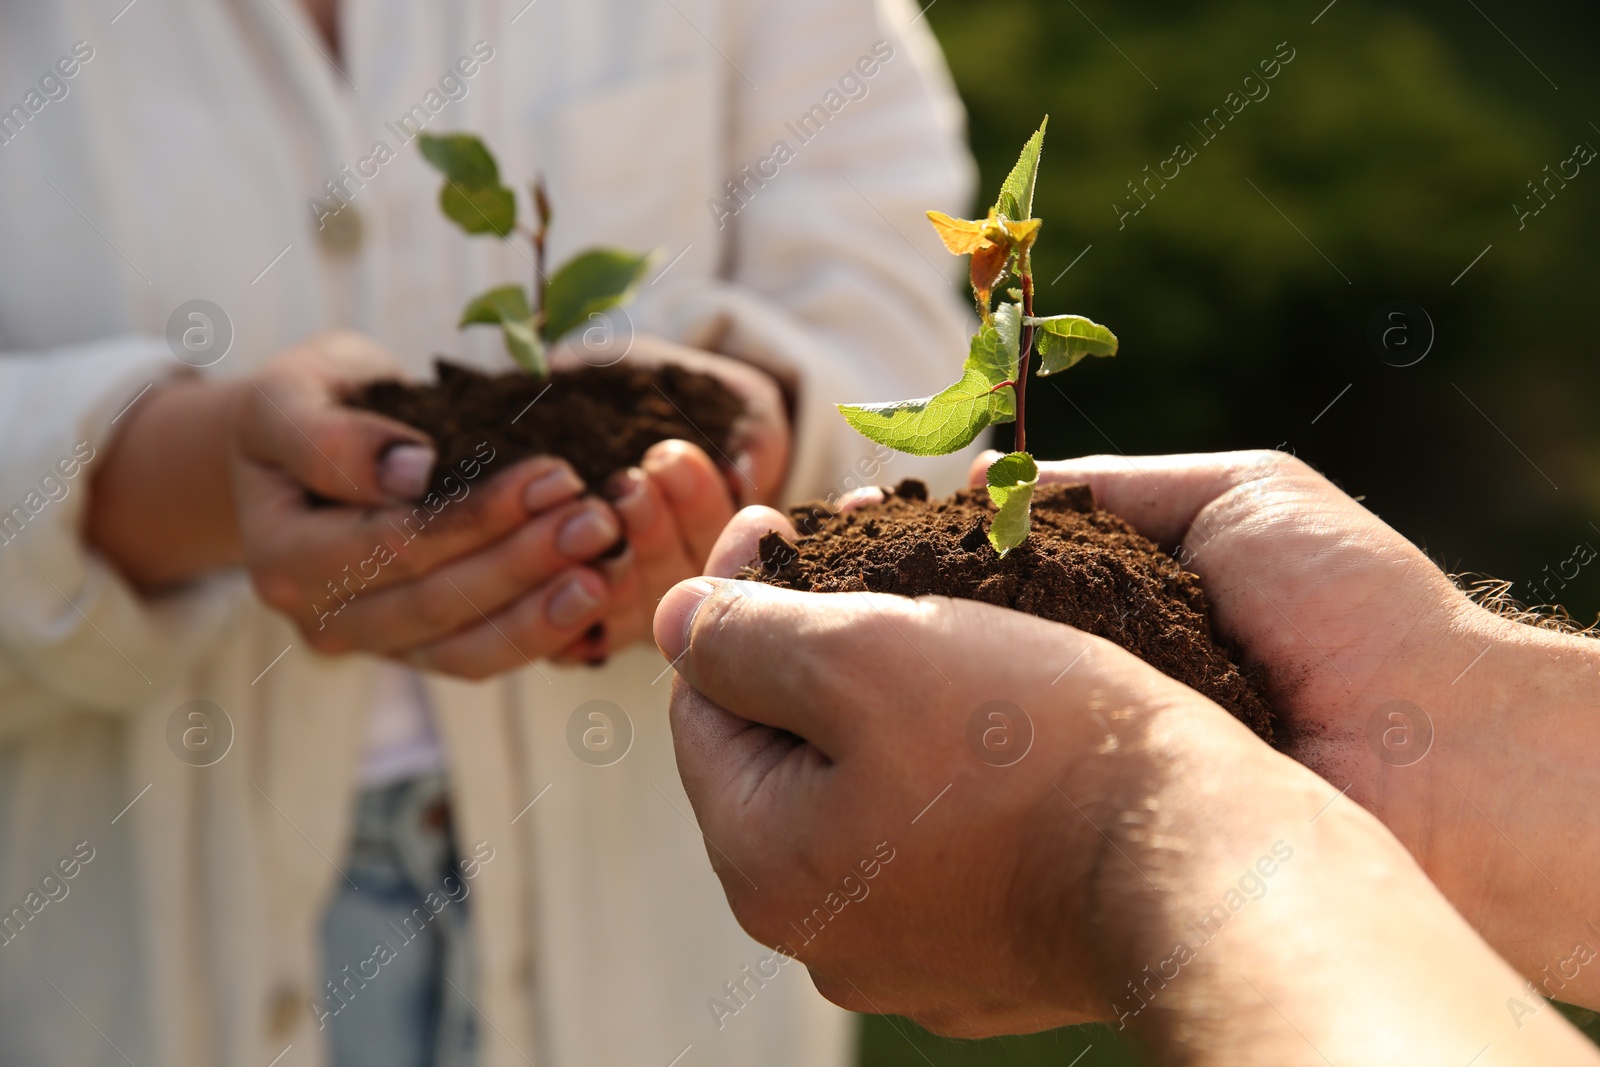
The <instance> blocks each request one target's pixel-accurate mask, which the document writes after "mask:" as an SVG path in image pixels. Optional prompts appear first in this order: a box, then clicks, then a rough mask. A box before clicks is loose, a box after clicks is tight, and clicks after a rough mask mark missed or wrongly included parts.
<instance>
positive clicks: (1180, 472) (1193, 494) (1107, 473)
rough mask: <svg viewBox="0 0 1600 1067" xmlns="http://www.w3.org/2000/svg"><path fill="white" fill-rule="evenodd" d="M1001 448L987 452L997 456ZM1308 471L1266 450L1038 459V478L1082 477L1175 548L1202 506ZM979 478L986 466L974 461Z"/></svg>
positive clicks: (1143, 529) (1098, 497)
mask: <svg viewBox="0 0 1600 1067" xmlns="http://www.w3.org/2000/svg"><path fill="white" fill-rule="evenodd" d="M998 455H999V454H998V453H985V455H984V456H981V457H979V462H980V463H981V462H983V461H984V460H985V459H987V460H989V461H991V462H992V461H993V460H994V459H996V458H998ZM1292 471H1305V472H1307V473H1309V468H1307V467H1305V465H1304V464H1302V463H1301V462H1300V461H1299V460H1297V459H1295V458H1294V457H1293V456H1289V455H1286V454H1284V453H1282V452H1269V451H1266V450H1260V451H1254V452H1220V453H1213V454H1209V455H1186V456H1086V457H1084V458H1082V459H1068V460H1052V461H1048V462H1044V463H1040V464H1039V484H1041V485H1052V484H1054V485H1059V484H1063V483H1079V484H1085V485H1088V486H1089V488H1091V489H1093V490H1094V495H1095V501H1096V503H1098V504H1099V505H1100V506H1101V507H1102V508H1105V509H1106V510H1107V511H1110V512H1112V513H1113V514H1115V515H1117V516H1118V517H1120V518H1122V519H1123V520H1124V521H1126V522H1128V523H1129V524H1131V525H1132V526H1133V528H1134V529H1136V530H1138V531H1139V532H1140V533H1141V534H1143V535H1144V536H1146V537H1148V538H1150V540H1152V541H1155V542H1156V543H1158V544H1160V545H1162V546H1164V547H1167V548H1172V547H1174V546H1176V545H1177V544H1178V543H1180V542H1181V541H1182V540H1183V538H1184V536H1185V535H1186V534H1187V533H1188V531H1189V528H1190V527H1191V526H1192V525H1193V524H1194V521H1195V519H1196V517H1197V516H1199V514H1200V512H1201V511H1202V510H1204V509H1205V508H1206V506H1207V505H1209V504H1211V503H1212V502H1213V501H1215V500H1217V499H1218V498H1219V497H1221V496H1223V495H1224V494H1226V493H1228V492H1229V491H1230V490H1233V489H1236V488H1238V487H1240V486H1242V485H1247V484H1249V483H1251V482H1257V481H1265V480H1267V479H1270V478H1275V477H1278V476H1279V475H1283V474H1286V473H1290V472H1292ZM974 473H975V476H976V479H977V483H981V482H982V479H983V474H982V471H981V470H980V469H979V468H978V467H977V465H976V464H975V465H974Z"/></svg>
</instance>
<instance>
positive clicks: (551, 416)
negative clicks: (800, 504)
mask: <svg viewBox="0 0 1600 1067" xmlns="http://www.w3.org/2000/svg"><path fill="white" fill-rule="evenodd" d="M437 368H438V375H439V380H438V382H437V384H434V385H415V384H412V383H408V382H376V383H374V384H372V385H369V386H368V387H367V388H366V389H365V390H363V391H362V392H361V393H360V394H359V395H357V396H355V397H353V398H352V399H351V401H350V402H351V404H353V405H354V406H355V407H358V408H363V409H365V410H368V411H375V412H377V413H379V414H380V415H387V416H389V417H390V418H394V419H398V420H400V421H401V422H404V423H407V424H409V425H411V426H415V427H416V428H417V429H419V430H421V431H423V432H424V433H426V434H428V435H429V436H430V437H432V438H433V440H434V445H435V447H436V448H437V449H438V452H439V462H438V463H437V464H435V466H434V470H435V472H436V473H435V475H434V478H435V481H436V482H438V481H439V480H441V479H443V478H444V477H445V476H446V475H448V474H449V473H450V472H451V471H452V470H454V469H456V464H457V463H458V462H459V461H461V460H463V459H466V458H468V457H470V456H472V455H473V454H474V453H475V452H477V451H478V450H479V448H480V446H481V445H482V444H483V443H484V442H488V444H489V445H490V446H491V447H492V448H493V449H494V451H495V459H494V462H493V464H492V469H503V468H504V467H508V466H510V465H511V464H513V463H516V462H517V461H518V460H522V459H526V458H527V457H529V456H536V455H552V456H560V457H561V458H562V459H564V460H566V461H567V462H568V463H570V464H572V467H573V469H574V470H576V471H577V472H578V477H580V478H582V479H583V480H584V482H585V483H587V484H588V486H589V487H590V488H591V489H595V490H599V489H600V488H602V487H603V486H604V485H605V482H606V479H607V478H609V477H610V476H611V475H612V474H614V473H615V472H617V471H619V470H625V469H626V468H628V467H632V466H635V465H636V464H638V462H639V460H640V459H641V458H642V457H643V456H644V454H645V451H646V450H647V449H648V448H649V447H650V446H651V445H653V444H655V443H656V442H657V441H666V440H671V439H674V438H676V439H681V440H684V441H689V442H691V443H692V444H696V445H699V446H700V447H701V448H703V449H705V451H706V454H707V455H708V456H710V457H711V458H712V459H713V460H714V461H722V462H726V461H728V460H730V459H731V456H730V455H729V447H728V439H729V436H730V434H731V433H732V430H733V424H734V422H735V421H736V420H737V419H738V418H739V416H740V415H741V414H743V413H744V402H743V401H741V400H740V399H739V398H738V397H737V396H735V395H734V394H733V393H732V392H731V391H730V390H729V389H728V388H727V386H725V385H723V384H722V383H721V382H720V381H718V380H717V379H716V378H714V377H712V376H711V375H709V374H701V373H699V372H697V371H691V370H685V369H683V368H682V367H675V366H672V365H670V364H669V365H665V366H660V367H638V366H630V365H626V364H617V365H615V366H610V367H580V368H577V369H574V370H562V371H557V372H556V373H554V374H552V375H551V376H550V377H549V378H546V379H540V378H534V377H532V376H531V375H527V374H523V373H521V372H512V373H509V374H500V375H489V374H484V373H482V372H480V371H476V370H473V369H472V368H470V367H463V366H461V365H459V364H455V363H450V362H448V361H446V360H442V359H441V360H439V361H438V362H437ZM432 488H433V489H435V490H436V491H440V492H442V491H443V487H442V486H441V485H439V484H435V485H434V486H432Z"/></svg>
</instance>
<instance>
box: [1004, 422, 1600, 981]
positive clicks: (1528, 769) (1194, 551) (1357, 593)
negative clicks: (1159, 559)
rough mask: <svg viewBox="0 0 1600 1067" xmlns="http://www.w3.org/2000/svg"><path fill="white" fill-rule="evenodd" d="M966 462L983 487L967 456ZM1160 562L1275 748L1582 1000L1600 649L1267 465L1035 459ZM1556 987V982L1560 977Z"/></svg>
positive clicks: (1491, 931) (1286, 468)
mask: <svg viewBox="0 0 1600 1067" xmlns="http://www.w3.org/2000/svg"><path fill="white" fill-rule="evenodd" d="M992 458H993V456H985V457H981V458H980V459H979V461H978V462H977V463H975V464H974V468H973V470H974V479H975V481H979V482H981V480H982V470H983V467H984V463H985V461H986V460H992ZM1040 467H1041V474H1042V476H1041V480H1042V481H1044V482H1086V483H1088V484H1089V485H1090V486H1092V487H1093V488H1094V490H1095V495H1096V497H1097V498H1098V500H1099V502H1100V504H1101V506H1102V507H1105V508H1106V509H1108V510H1110V511H1112V512H1115V513H1116V514H1118V515H1120V516H1121V517H1123V518H1124V519H1126V520H1127V521H1128V522H1130V523H1131V524H1133V525H1134V526H1135V527H1136V528H1137V529H1138V530H1139V531H1140V532H1141V533H1143V534H1145V535H1146V536H1147V537H1149V538H1151V539H1152V540H1154V541H1156V542H1158V543H1159V544H1161V545H1162V546H1163V547H1164V548H1167V549H1169V550H1172V551H1174V552H1175V553H1176V554H1177V556H1178V558H1179V560H1180V561H1181V562H1182V563H1183V564H1184V566H1185V567H1187V568H1188V569H1189V570H1192V571H1194V572H1195V573H1196V574H1198V575H1199V576H1200V578H1201V579H1202V580H1203V581H1204V583H1205V590H1206V595H1207V596H1208V598H1209V599H1210V601H1211V605H1212V609H1213V617H1214V620H1215V623H1216V626H1217V628H1218V630H1219V631H1220V633H1221V634H1222V635H1223V636H1224V637H1225V638H1227V639H1229V640H1232V641H1233V642H1235V643H1237V645H1238V647H1239V648H1240V651H1241V652H1242V654H1243V656H1244V658H1245V659H1246V660H1248V661H1250V662H1253V663H1256V664H1259V665H1261V666H1262V667H1264V668H1265V671H1266V679H1267V684H1268V690H1269V692H1268V697H1269V700H1270V701H1271V703H1272V705H1273V707H1274V709H1275V710H1276V711H1277V712H1278V714H1279V715H1280V716H1282V720H1283V723H1284V726H1285V731H1284V732H1285V733H1286V735H1287V745H1286V750H1287V751H1288V753H1289V754H1290V755H1292V756H1294V758H1295V759H1297V760H1299V761H1300V762H1302V763H1304V764H1306V765H1307V766H1309V767H1311V768H1312V769H1313V770H1315V771H1316V772H1317V773H1318V774H1320V775H1322V776H1323V777H1324V778H1326V779H1327V780H1328V781H1329V782H1331V783H1332V784H1333V786H1334V787H1335V788H1336V789H1346V788H1347V789H1348V791H1349V795H1350V796H1351V798H1352V799H1354V800H1356V801H1358V802H1359V803H1360V804H1362V805H1363V806H1364V807H1366V808H1368V809H1369V810H1371V811H1372V812H1373V813H1374V814H1376V815H1377V816H1378V817H1379V818H1380V819H1381V820H1382V821H1383V822H1384V823H1385V825H1387V826H1388V827H1389V829H1390V830H1392V831H1393V832H1394V833H1395V834H1396V835H1397V836H1398V837H1399V838H1400V840H1401V841H1402V842H1403V843H1404V844H1405V845H1406V847H1407V848H1408V849H1409V850H1410V851H1411V852H1412V854H1413V855H1415V856H1416V857H1417V859H1418V861H1419V862H1420V863H1421V864H1422V865H1423V867H1424V868H1425V869H1426V870H1427V872H1428V874H1429V875H1430V876H1431V877H1432V878H1433V879H1434V881H1435V882H1436V883H1437V884H1438V885H1439V887H1440V889H1441V890H1442V891H1443V892H1444V894H1445V896H1446V897H1448V898H1449V899H1450V900H1451V902H1452V903H1454V904H1455V906H1456V907H1458V908H1459V909H1461V911H1462V913H1463V914H1464V915H1465V916H1466V917H1467V919H1468V920H1469V921H1470V922H1472V923H1473V925H1475V926H1476V927H1477V928H1478V929H1480V930H1481V931H1482V932H1483V933H1484V936H1485V937H1486V938H1487V939H1488V940H1489V942H1490V943H1491V944H1492V945H1494V946H1495V948H1497V949H1498V950H1499V951H1500V952H1502V953H1504V954H1505V955H1506V956H1507V958H1508V959H1510V960H1511V962H1512V963H1513V964H1515V965H1516V966H1517V967H1518V968H1519V969H1521V970H1522V971H1523V973H1524V974H1526V975H1527V976H1528V977H1529V979H1531V980H1533V981H1534V982H1535V983H1536V984H1538V987H1539V989H1540V991H1541V992H1542V993H1543V994H1544V995H1548V996H1557V995H1559V996H1560V997H1562V998H1563V999H1566V1000H1569V1001H1574V1002H1577V1003H1582V1004H1586V1005H1590V1006H1600V968H1595V967H1590V968H1584V969H1581V970H1579V971H1576V972H1574V970H1573V969H1572V968H1570V967H1565V968H1564V967H1562V966H1561V961H1563V960H1567V959H1569V958H1570V957H1571V956H1572V954H1573V947H1574V945H1575V944H1576V943H1577V942H1579V941H1582V942H1585V943H1586V944H1588V945H1589V946H1591V947H1592V948H1593V949H1594V950H1596V951H1600V930H1595V929H1592V928H1590V927H1589V926H1588V925H1587V922H1588V920H1589V919H1590V917H1592V916H1593V915H1595V914H1596V913H1597V912H1600V893H1597V891H1596V890H1595V889H1594V887H1595V886H1596V885H1597V884H1600V846H1597V845H1596V843H1595V842H1594V840H1593V835H1592V834H1589V833H1588V832H1587V831H1586V830H1585V829H1584V827H1586V826H1587V825H1588V824H1589V822H1590V821H1591V817H1590V814H1589V812H1588V809H1587V805H1588V801H1589V798H1591V797H1593V796H1594V795H1595V794H1596V791H1597V790H1600V760H1596V759H1595V758H1594V756H1593V753H1595V752H1596V751H1597V750H1600V717H1597V716H1595V715H1594V714H1593V709H1594V708H1595V706H1596V704H1597V703H1600V697H1597V695H1596V694H1597V692H1600V690H1597V689H1596V677H1597V675H1600V645H1597V644H1596V643H1595V642H1594V641H1592V640H1590V639H1586V638H1578V637H1573V636H1568V635H1560V634H1555V633H1551V632H1547V631H1541V630H1537V629H1534V628H1533V627H1529V626H1524V625H1521V624H1517V623H1512V622H1510V621H1508V620H1506V619H1504V618H1501V617H1498V616H1495V615H1493V614H1491V613H1490V612H1488V611H1485V610H1483V609H1482V608H1480V607H1478V606H1477V605H1475V604H1473V603H1472V602H1471V601H1470V600H1469V599H1468V598H1467V597H1466V596H1465V595H1464V594H1463V593H1462V592H1461V591H1460V590H1459V589H1458V588H1457V587H1456V586H1455V584H1454V583H1453V582H1452V581H1451V580H1450V579H1449V578H1448V577H1447V576H1446V575H1445V574H1444V573H1443V572H1442V571H1440V569H1439V568H1438V567H1437V566H1436V565H1434V563H1433V562H1432V561H1431V560H1430V559H1428V557H1427V556H1426V555H1425V554H1424V553H1423V552H1422V551H1421V550H1420V549H1418V548H1417V547H1416V546H1414V545H1412V544H1411V543H1410V542H1409V541H1407V540H1406V539H1405V538H1403V537H1401V536H1400V535H1399V534H1398V533H1396V532H1395V531H1394V530H1393V529H1391V528H1390V527H1388V526H1387V525H1385V524H1384V523H1383V522H1382V521H1381V520H1379V519H1378V518H1377V517H1376V516H1375V515H1373V514H1372V513H1371V512H1369V511H1367V510H1366V509H1365V508H1363V507H1361V505H1359V504H1358V503H1356V502H1355V501H1354V500H1352V499H1350V497H1349V496H1347V495H1346V494H1345V493H1343V492H1341V491H1340V490H1339V489H1337V488H1336V487H1335V486H1333V485H1332V484H1331V483H1329V482H1328V481H1327V479H1325V478H1323V477H1322V476H1321V475H1319V474H1317V473H1316V472H1315V471H1314V470H1312V469H1311V468H1310V467H1309V466H1307V465H1306V464H1304V463H1302V462H1300V461H1299V460H1297V459H1295V458H1293V457H1291V456H1288V455H1284V454H1283V453H1278V452H1247V453H1230V454H1223V455H1199V456H1168V457H1156V458H1137V457H1136V458H1131V459H1130V458H1126V457H1120V456H1099V457H1090V458H1086V459H1081V460H1069V461H1065V462H1059V463H1043V464H1041V465H1040ZM1563 970H1564V971H1566V973H1564V974H1561V973H1558V972H1560V971H1563Z"/></svg>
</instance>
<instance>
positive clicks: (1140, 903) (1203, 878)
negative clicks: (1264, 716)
mask: <svg viewBox="0 0 1600 1067" xmlns="http://www.w3.org/2000/svg"><path fill="white" fill-rule="evenodd" d="M1126 771H1127V773H1126V774H1124V775H1123V776H1122V779H1121V783H1120V784H1121V789H1120V795H1119V799H1118V802H1117V803H1118V805H1119V806H1120V807H1121V808H1122V811H1123V812H1124V815H1123V817H1122V818H1121V819H1120V820H1117V821H1116V822H1114V823H1113V824H1111V825H1109V826H1107V831H1108V837H1109V841H1108V847H1107V848H1106V849H1104V850H1103V851H1102V856H1101V861H1100V863H1099V865H1098V866H1097V868H1096V871H1095V878H1094V894H1093V900H1094V910H1093V913H1092V914H1091V915H1089V916H1088V920H1089V922H1090V924H1091V925H1092V927H1093V928H1094V929H1096V930H1097V931H1098V932H1099V937H1098V941H1097V944H1096V946H1095V948H1096V954H1097V956H1098V958H1099V960H1100V961H1101V977H1102V980H1103V982H1102V988H1103V989H1104V991H1105V993H1106V995H1107V998H1108V1000H1107V1005H1106V1006H1107V1012H1108V1015H1109V1016H1110V1017H1111V1018H1113V1019H1119V1020H1122V1021H1123V1023H1124V1024H1125V1025H1126V1024H1127V1023H1128V1022H1129V1021H1130V1020H1131V1019H1132V1018H1133V1017H1136V1016H1137V1015H1138V1014H1139V1013H1140V1012H1141V1011H1142V1009H1143V1008H1144V1007H1145V1006H1147V1005H1149V1004H1151V1003H1153V1002H1154V1001H1155V999H1156V998H1155V996H1154V993H1155V992H1156V990H1157V989H1159V988H1160V987H1161V986H1162V984H1163V983H1164V982H1166V981H1170V980H1171V978H1172V977H1173V975H1174V974H1175V973H1176V972H1177V971H1178V970H1180V969H1182V968H1183V967H1184V966H1186V964H1187V962H1188V961H1189V959H1190V958H1191V957H1192V956H1193V955H1195V954H1196V953H1198V951H1199V950H1200V948H1201V947H1202V946H1204V945H1206V944H1207V943H1209V941H1210V940H1211V939H1212V938H1214V937H1215V936H1216V935H1217V934H1218V933H1219V932H1220V930H1221V928H1222V926H1223V925H1224V924H1226V923H1228V922H1230V921H1231V920H1232V918H1233V917H1234V916H1236V915H1238V914H1240V913H1241V912H1243V911H1246V910H1248V909H1250V908H1251V907H1252V906H1254V905H1255V903H1256V902H1257V901H1259V900H1260V899H1261V898H1262V897H1263V896H1265V894H1266V892H1267V891H1268V890H1269V889H1270V887H1271V885H1272V883H1273V880H1274V878H1275V877H1276V876H1278V875H1279V874H1280V872H1281V871H1282V869H1283V868H1284V867H1285V866H1286V865H1292V862H1293V859H1294V857H1295V855H1296V850H1297V849H1298V848H1303V846H1304V845H1305V841H1306V837H1307V831H1308V829H1310V830H1313V831H1314V829H1315V825H1316V822H1317V821H1319V820H1320V819H1321V818H1322V817H1323V815H1324V813H1325V811H1326V809H1327V808H1328V807H1329V802H1330V801H1333V800H1336V799H1337V798H1338V794H1337V792H1336V791H1335V790H1334V789H1333V788H1331V787H1330V786H1328V785H1327V783H1325V782H1323V781H1322V780H1320V779H1318V778H1317V777H1316V776H1315V775H1312V774H1310V773H1309V772H1307V771H1306V770H1305V769H1304V768H1302V767H1300V766H1299V765H1298V764H1295V763H1294V762H1293V761H1292V760H1289V759H1288V758H1286V757H1284V756H1282V755H1280V754H1278V753H1276V752H1274V751H1272V750H1271V749H1269V748H1267V747H1266V746H1264V745H1262V744H1260V743H1259V742H1258V741H1257V740H1256V739H1255V738H1254V737H1253V736H1252V735H1250V734H1249V732H1248V731H1247V730H1245V729H1244V728H1243V727H1239V726H1238V725H1237V724H1236V723H1234V722H1233V720H1231V719H1228V718H1227V717H1226V715H1224V714H1223V713H1221V712H1220V711H1218V709H1216V708H1214V707H1211V706H1210V705H1209V704H1206V705H1205V706H1204V707H1196V708H1182V709H1176V710H1175V711H1174V712H1173V713H1171V714H1168V715H1165V716H1162V717H1161V718H1160V719H1159V720H1158V721H1157V722H1155V723H1153V724H1152V725H1151V728H1150V730H1149V731H1148V733H1147V735H1146V737H1145V738H1144V741H1143V744H1142V745H1141V751H1140V753H1139V755H1138V756H1137V758H1136V759H1134V760H1132V761H1130V763H1129V764H1128V766H1127V768H1126ZM1180 946H1181V947H1180Z"/></svg>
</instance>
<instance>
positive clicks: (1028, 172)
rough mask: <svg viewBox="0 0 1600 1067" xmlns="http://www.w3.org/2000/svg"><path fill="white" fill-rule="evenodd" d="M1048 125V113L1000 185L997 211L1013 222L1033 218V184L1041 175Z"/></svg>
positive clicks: (996, 203) (995, 207)
mask: <svg viewBox="0 0 1600 1067" xmlns="http://www.w3.org/2000/svg"><path fill="white" fill-rule="evenodd" d="M1048 125H1050V116H1049V115H1046V116H1045V117H1044V122H1042V123H1040V124H1039V129H1038V132H1036V133H1035V134H1034V135H1033V136H1032V137H1030V138H1028V143H1027V144H1025V145H1023V146H1022V155H1021V156H1020V157H1019V158H1018V159H1017V165H1016V166H1015V167H1013V168H1012V169H1011V173H1010V174H1009V175H1008V176H1007V177H1006V180H1005V184H1004V185H1002V186H1000V199H998V200H996V201H995V202H994V210H995V213H996V214H999V215H1004V216H1005V217H1006V218H1008V219H1010V220H1012V221H1013V222H1021V221H1022V220H1024V219H1031V218H1033V186H1034V182H1035V180H1036V179H1037V178H1038V176H1039V156H1040V154H1041V153H1042V152H1043V151H1044V130H1045V127H1046V126H1048Z"/></svg>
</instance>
